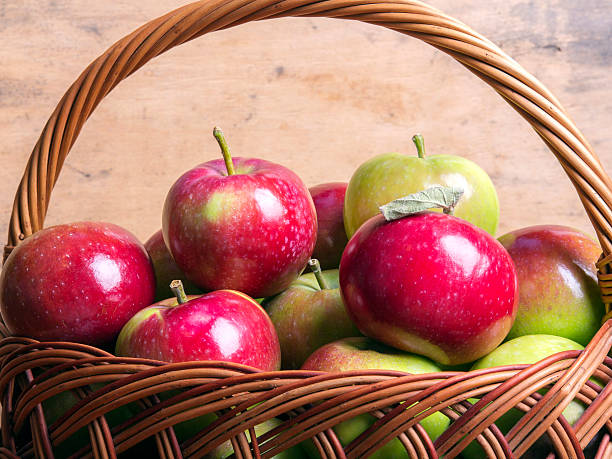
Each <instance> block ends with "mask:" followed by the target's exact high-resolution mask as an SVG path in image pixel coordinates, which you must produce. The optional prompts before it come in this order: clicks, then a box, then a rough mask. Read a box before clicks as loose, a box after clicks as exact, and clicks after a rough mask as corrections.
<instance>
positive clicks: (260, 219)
mask: <svg viewBox="0 0 612 459" xmlns="http://www.w3.org/2000/svg"><path fill="white" fill-rule="evenodd" d="M215 136H216V137H217V138H218V140H219V139H221V138H222V137H221V134H220V131H218V130H215ZM219 143H220V144H221V145H222V150H223V154H224V159H225V164H224V161H223V160H214V161H209V162H206V163H204V164H201V165H199V166H197V167H196V168H195V169H192V170H190V171H188V172H187V173H185V174H184V175H183V176H181V177H180V178H179V179H178V180H177V181H176V182H175V184H174V185H173V186H172V188H171V189H170V192H169V193H168V196H167V197H166V202H165V204H164V212H163V233H164V240H165V241H166V245H167V246H168V248H169V249H170V252H171V253H172V256H173V257H174V259H175V260H176V263H177V264H178V266H179V267H180V268H181V269H182V270H183V271H184V272H185V274H186V275H187V277H188V278H189V279H191V280H192V281H193V282H195V284H196V285H198V286H199V287H201V288H203V289H204V290H220V289H233V290H239V291H241V292H245V293H246V294H248V295H250V296H252V297H254V298H258V297H266V296H271V295H274V294H276V293H278V292H280V291H282V290H284V289H285V288H287V287H288V286H289V284H290V283H291V282H293V281H294V280H295V279H296V278H297V277H298V276H299V275H300V273H301V272H302V270H303V269H304V267H305V266H306V263H307V262H308V259H309V258H310V255H311V254H312V251H313V249H314V245H315V239H316V234H317V217H316V212H315V208H314V204H313V202H312V198H311V197H310V193H308V189H307V188H306V186H305V185H304V183H303V182H302V181H301V180H300V178H299V177H298V176H297V175H295V174H294V173H293V172H292V171H290V170H289V169H287V168H285V167H283V166H280V165H278V164H274V163H271V162H269V161H264V160H262V159H247V158H234V159H233V160H232V158H231V157H230V155H229V150H228V149H227V146H226V145H225V142H224V141H222V140H219Z"/></svg>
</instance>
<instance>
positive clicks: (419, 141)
mask: <svg viewBox="0 0 612 459" xmlns="http://www.w3.org/2000/svg"><path fill="white" fill-rule="evenodd" d="M412 141H413V142H414V144H415V145H416V148H417V153H418V155H419V158H421V159H423V158H425V139H423V136H422V135H421V134H415V135H413V136H412Z"/></svg>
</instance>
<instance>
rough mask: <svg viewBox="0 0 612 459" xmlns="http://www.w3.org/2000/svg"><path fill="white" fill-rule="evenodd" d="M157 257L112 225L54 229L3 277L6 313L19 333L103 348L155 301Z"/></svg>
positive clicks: (17, 252) (24, 250) (15, 258)
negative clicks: (141, 310)
mask: <svg viewBox="0 0 612 459" xmlns="http://www.w3.org/2000/svg"><path fill="white" fill-rule="evenodd" d="M154 293H155V275H154V273H153V266H152V265H151V260H150V259H149V256H148V255H147V252H146V250H145V249H144V247H143V245H142V244H141V243H140V242H139V241H138V240H137V239H136V237H135V236H134V235H132V234H131V233H130V232H128V231H126V230H125V229H123V228H120V227H119V226H116V225H112V224H110V223H96V222H81V223H71V224H65V225H58V226H53V227H50V228H46V229H43V230H42V231H39V232H37V233H35V234H34V235H33V236H31V237H29V238H27V239H26V240H25V241H23V242H22V243H21V244H20V245H18V246H17V247H16V248H15V249H14V250H13V252H12V253H11V254H10V255H9V257H8V258H7V259H6V262H5V263H4V266H3V268H2V274H1V276H0V304H1V306H0V311H1V312H2V318H3V320H4V323H5V324H6V325H7V327H8V329H9V331H10V332H11V334H13V335H17V336H28V337H31V338H35V339H38V340H41V341H54V340H60V341H75V342H79V343H85V344H91V345H94V346H102V345H106V344H109V343H111V342H112V341H113V340H114V339H115V338H116V337H117V334H118V333H119V331H120V330H121V327H123V325H124V324H125V323H126V322H127V321H128V320H129V319H130V317H132V316H133V315H134V314H136V312H138V311H139V310H140V309H142V308H144V307H146V306H148V305H149V304H151V302H152V301H153V296H154Z"/></svg>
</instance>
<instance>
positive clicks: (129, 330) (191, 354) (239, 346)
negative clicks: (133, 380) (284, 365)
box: [116, 290, 281, 371]
mask: <svg viewBox="0 0 612 459" xmlns="http://www.w3.org/2000/svg"><path fill="white" fill-rule="evenodd" d="M116 353H117V355H120V356H128V357H139V358H147V359H155V360H162V361H165V362H186V361H193V360H213V361H214V360H216V361H225V362H235V363H240V364H243V365H249V366H251V367H255V368H259V369H261V370H264V371H274V370H278V369H280V363H281V357H280V345H279V341H278V336H277V334H276V330H275V329H274V326H273V325H272V322H271V320H270V318H269V317H268V315H267V314H266V312H265V311H264V310H263V308H262V307H261V306H260V305H259V304H258V303H257V302H256V301H254V300H253V299H252V298H250V297H248V296H247V295H245V294H243V293H241V292H236V291H232V290H218V291H215V292H211V293H208V294H206V295H201V296H190V297H188V301H187V302H185V303H183V304H180V305H178V302H177V300H176V299H168V300H165V301H161V302H159V303H156V304H154V305H152V306H150V307H148V308H146V309H144V310H142V311H140V312H139V313H138V314H136V315H135V316H134V317H133V318H132V319H131V320H130V321H129V322H128V323H127V324H126V325H125V326H124V327H123V329H122V330H121V333H120V335H119V338H118V339H117V346H116Z"/></svg>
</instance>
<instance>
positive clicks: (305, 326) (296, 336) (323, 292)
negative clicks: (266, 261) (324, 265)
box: [264, 260, 361, 370]
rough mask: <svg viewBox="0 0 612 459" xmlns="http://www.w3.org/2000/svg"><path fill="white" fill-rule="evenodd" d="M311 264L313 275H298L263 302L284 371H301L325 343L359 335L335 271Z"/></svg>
mask: <svg viewBox="0 0 612 459" xmlns="http://www.w3.org/2000/svg"><path fill="white" fill-rule="evenodd" d="M310 265H311V267H313V270H314V271H315V272H314V273H308V274H304V275H302V276H300V277H299V278H298V279H297V280H295V281H294V282H293V283H292V284H291V285H290V286H289V288H287V290H285V291H283V292H282V293H280V294H279V295H277V296H275V297H272V298H271V299H270V300H268V301H266V302H265V303H264V307H265V309H266V311H267V312H268V314H269V315H270V319H271V320H272V323H273V324H274V328H276V333H277V334H278V339H279V342H280V347H281V360H282V363H281V367H282V368H283V369H286V370H292V369H297V368H300V366H302V364H303V363H304V361H305V360H306V358H307V357H308V356H309V355H310V354H312V353H313V352H314V351H315V350H316V349H318V348H320V347H321V346H323V345H324V344H327V343H331V342H332V341H336V340H338V339H340V338H347V337H350V336H360V335H361V333H360V332H359V330H358V329H357V327H356V326H355V324H353V322H352V321H351V319H349V316H348V314H347V312H346V309H345V308H344V304H343V302H342V298H341V296H340V288H339V286H338V270H337V269H333V270H329V271H321V270H320V268H319V265H318V263H317V261H316V260H311V263H310Z"/></svg>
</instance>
